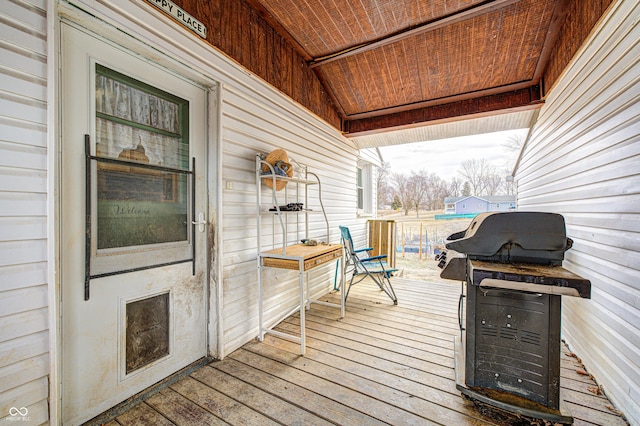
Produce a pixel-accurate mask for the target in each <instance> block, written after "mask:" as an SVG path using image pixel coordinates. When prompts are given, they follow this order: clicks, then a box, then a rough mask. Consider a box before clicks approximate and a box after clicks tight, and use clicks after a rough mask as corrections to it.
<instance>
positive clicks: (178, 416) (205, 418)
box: [146, 389, 227, 426]
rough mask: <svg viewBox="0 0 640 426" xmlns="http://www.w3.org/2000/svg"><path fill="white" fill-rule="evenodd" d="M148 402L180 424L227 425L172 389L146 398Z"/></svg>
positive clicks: (195, 425) (194, 425)
mask: <svg viewBox="0 0 640 426" xmlns="http://www.w3.org/2000/svg"><path fill="white" fill-rule="evenodd" d="M146 402H147V404H149V406H150V407H151V408H153V409H154V410H156V411H157V412H159V413H160V414H162V415H163V416H164V417H166V418H168V419H169V420H171V421H172V422H173V423H175V424H178V425H189V426H191V425H193V426H200V425H226V424H227V423H225V422H224V421H222V420H221V419H219V418H217V417H216V416H214V415H213V414H211V413H209V412H208V411H207V410H205V409H204V408H202V407H200V406H199V405H197V404H195V403H193V402H191V401H189V400H188V399H187V398H185V397H184V396H182V395H180V394H179V393H177V392H176V391H174V390H172V389H163V390H161V391H160V392H158V393H156V394H154V395H153V396H151V397H150V398H149V399H147V400H146Z"/></svg>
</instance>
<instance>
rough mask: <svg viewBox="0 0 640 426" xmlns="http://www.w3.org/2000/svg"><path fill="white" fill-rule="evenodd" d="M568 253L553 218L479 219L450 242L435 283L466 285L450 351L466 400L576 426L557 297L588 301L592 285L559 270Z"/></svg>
mask: <svg viewBox="0 0 640 426" xmlns="http://www.w3.org/2000/svg"><path fill="white" fill-rule="evenodd" d="M571 245H572V240H571V239H569V238H567V237H566V231H565V224H564V218H563V217H562V216H561V215H558V214H553V213H539V212H509V213H482V214H479V215H478V216H476V217H475V218H474V219H473V221H472V222H471V224H470V225H469V227H468V228H467V229H466V230H465V231H462V232H458V233H455V234H453V235H450V236H449V238H448V240H447V244H446V247H447V252H446V254H445V255H444V256H441V257H440V259H441V260H442V259H443V257H444V259H445V262H444V264H442V262H441V265H442V266H441V267H442V268H443V270H442V273H441V274H440V276H441V277H442V278H448V279H455V280H459V281H462V282H463V286H462V287H463V290H462V292H461V295H460V304H459V321H460V329H461V336H460V337H458V338H456V342H455V343H456V345H455V347H456V382H457V388H458V389H459V390H460V391H461V392H462V393H463V394H464V395H466V396H467V397H469V398H471V399H473V400H476V401H478V402H480V403H484V404H488V405H491V406H493V407H496V408H499V409H501V410H506V411H509V412H512V413H516V414H518V415H522V416H526V417H531V418H536V419H544V420H548V421H551V422H556V423H564V424H570V423H573V417H572V416H571V415H570V413H569V412H568V410H567V409H566V407H564V405H563V403H562V401H561V400H560V313H561V306H562V302H561V297H562V296H574V297H583V298H590V295H591V284H590V282H589V281H588V280H586V279H584V278H582V277H579V276H577V275H575V274H573V273H571V272H569V271H567V270H566V269H564V268H563V267H562V261H563V259H564V252H565V251H566V250H568V249H569V248H571ZM465 286H466V295H465V291H464V288H465ZM465 297H466V300H467V303H466V319H463V316H464V312H463V311H464V305H465V304H464V300H465ZM463 337H464V340H463Z"/></svg>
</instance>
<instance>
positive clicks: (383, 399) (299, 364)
mask: <svg viewBox="0 0 640 426" xmlns="http://www.w3.org/2000/svg"><path fill="white" fill-rule="evenodd" d="M245 348H247V350H251V351H252V352H253V354H251V355H249V354H248V353H247V352H245V351H242V352H240V353H238V354H237V356H238V358H243V359H247V360H249V359H251V360H257V359H260V362H263V363H265V364H268V363H269V362H279V363H284V364H286V365H288V366H290V367H293V368H295V369H296V372H295V376H296V377H299V378H300V379H301V380H303V381H304V385H303V386H304V387H306V388H308V389H309V390H311V391H315V392H318V393H325V392H327V388H332V387H334V386H338V387H339V389H340V391H341V392H343V393H344V392H345V391H352V392H357V396H356V401H353V400H352V398H353V397H351V396H349V397H347V398H345V399H340V398H338V396H337V395H339V394H336V393H335V392H327V395H326V396H328V397H333V398H336V399H337V400H339V401H340V402H342V403H344V404H347V405H350V404H357V405H356V406H357V407H359V408H360V409H364V411H366V412H369V413H372V415H373V413H374V412H377V413H378V415H380V416H381V417H377V416H376V417H377V418H378V419H379V420H382V421H386V422H390V423H391V424H431V423H434V424H457V423H461V422H464V423H466V424H469V425H480V424H486V423H485V422H483V421H481V420H478V419H473V418H470V417H468V416H466V415H463V414H461V413H458V412H456V411H453V410H451V409H447V408H446V407H443V406H439V405H437V404H434V403H433V402H431V401H427V400H424V399H422V398H421V397H420V396H418V395H415V394H409V393H407V392H404V391H401V390H398V389H394V388H391V387H389V386H388V385H387V384H386V383H385V384H383V383H379V382H375V381H372V380H369V379H367V378H364V377H360V376H357V375H355V374H352V373H350V372H347V371H342V370H340V369H338V368H336V367H333V366H329V365H324V364H321V363H318V362H316V361H314V360H312V359H308V358H307V357H304V358H301V357H298V356H297V355H296V354H295V353H294V352H288V351H283V350H281V349H278V348H276V347H274V346H271V345H264V344H258V343H254V344H248V345H245ZM254 351H255V352H254ZM234 355H235V354H234ZM257 355H259V356H261V357H264V358H258V357H257ZM265 358H267V359H269V361H268V362H265V361H264V359H265ZM354 408H355V407H354Z"/></svg>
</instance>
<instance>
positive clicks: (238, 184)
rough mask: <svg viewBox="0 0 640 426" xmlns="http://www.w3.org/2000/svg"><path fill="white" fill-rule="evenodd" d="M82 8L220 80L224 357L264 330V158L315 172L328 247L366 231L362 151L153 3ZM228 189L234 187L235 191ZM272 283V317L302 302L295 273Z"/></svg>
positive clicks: (272, 274)
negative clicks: (260, 269)
mask: <svg viewBox="0 0 640 426" xmlns="http://www.w3.org/2000/svg"><path fill="white" fill-rule="evenodd" d="M74 4H75V5H76V6H77V7H78V8H80V9H82V10H84V11H86V12H88V15H91V16H95V17H97V18H99V19H100V20H101V21H103V22H106V23H107V24H108V25H114V26H117V27H118V28H119V29H120V31H110V30H109V29H108V26H104V25H102V24H100V23H99V22H98V23H96V21H93V20H92V19H91V18H89V17H88V15H84V14H83V12H81V11H79V9H76V8H71V7H64V5H63V7H62V8H61V13H62V15H63V16H65V17H66V18H68V19H71V20H74V21H77V22H79V23H81V24H82V25H84V26H87V27H88V28H90V29H91V30H92V31H96V32H98V33H100V34H103V35H105V36H106V37H108V38H110V39H112V40H113V41H114V42H118V43H123V44H125V45H127V46H128V47H129V48H132V49H134V50H136V51H139V52H141V53H142V54H145V53H144V52H145V49H146V48H145V47H144V46H143V45H136V43H133V44H132V43H131V41H130V40H129V39H127V36H125V35H124V34H130V35H133V36H135V37H136V38H137V39H138V40H139V41H141V42H142V43H144V44H146V45H148V46H154V48H155V49H157V51H161V52H163V53H166V55H167V57H168V58H174V59H177V60H178V61H179V62H180V64H181V65H180V64H177V63H176V62H174V61H171V60H167V59H166V58H163V57H162V55H158V54H157V51H155V52H152V53H153V57H154V60H157V61H158V62H159V63H161V64H162V65H164V66H167V67H168V68H172V69H176V70H177V71H178V72H184V69H183V68H182V67H183V66H184V65H186V66H187V67H189V68H190V69H192V70H193V71H195V72H196V73H198V74H199V75H201V76H203V77H204V78H205V79H207V80H208V81H210V82H212V84H213V82H215V83H217V84H218V90H219V93H220V95H219V98H218V100H219V105H218V107H219V108H220V111H219V114H218V118H219V121H216V122H215V123H212V124H213V127H214V128H215V129H217V132H218V133H219V134H218V135H215V136H214V137H217V140H218V144H219V146H215V144H212V145H211V146H210V149H211V150H213V152H214V153H219V154H220V155H219V156H218V155H214V156H213V157H212V156H210V158H212V159H213V160H214V161H217V162H218V164H219V169H217V170H212V173H214V174H215V176H214V180H213V181H214V182H216V183H217V184H218V185H220V188H210V193H211V194H216V193H217V192H218V191H219V192H218V193H219V194H220V195H219V198H216V199H215V200H214V201H213V210H214V214H215V215H216V223H217V226H218V229H217V231H218V234H217V235H216V242H215V246H214V247H212V250H213V255H214V256H215V265H216V267H217V268H218V270H216V271H214V275H213V277H212V282H213V284H212V285H213V288H212V294H213V295H214V299H215V298H216V296H217V300H212V305H214V309H213V311H212V315H213V319H212V322H213V323H215V324H218V330H219V331H220V333H219V335H218V336H215V335H211V337H212V339H211V341H212V343H213V342H214V341H217V348H215V350H213V351H212V354H213V355H216V356H224V355H225V354H228V353H229V352H230V351H232V350H234V349H235V348H238V347H240V346H241V345H242V344H244V343H246V342H247V341H249V340H251V339H254V338H255V337H256V336H257V334H258V319H257V315H258V306H257V250H258V248H257V235H256V228H257V226H256V225H257V224H256V191H257V187H256V182H255V155H256V153H257V152H263V153H265V154H266V153H269V152H270V151H271V150H273V149H275V148H283V149H285V150H286V151H287V152H288V154H289V156H290V157H291V158H293V159H295V160H297V161H298V162H300V163H304V164H307V165H308V166H309V168H310V170H311V171H313V172H314V173H317V175H318V176H319V177H320V179H321V181H322V194H323V202H324V206H325V208H326V210H327V215H328V219H329V222H330V224H331V230H330V231H331V238H330V241H331V242H336V243H337V242H339V240H340V236H339V230H338V225H339V224H345V225H353V226H356V225H357V226H360V227H361V228H362V230H364V229H365V227H364V221H363V220H361V219H360V220H359V219H357V217H356V198H355V194H356V162H357V156H358V151H357V149H356V148H355V146H354V144H353V143H352V142H351V141H349V140H347V139H346V138H344V137H343V136H342V135H341V134H340V133H339V132H338V131H337V130H336V129H334V128H332V127H331V126H329V125H328V124H327V123H325V122H324V121H322V120H320V119H319V118H318V117H317V116H315V115H314V114H311V113H310V112H308V111H307V110H306V109H304V108H302V107H300V105H298V104H296V103H295V102H293V101H292V100H291V99H289V98H287V97H286V96H284V95H282V94H281V93H280V92H278V91H277V90H275V89H273V88H272V87H270V86H268V85H267V84H265V83H264V82H263V81H262V80H260V79H259V78H257V77H256V76H254V75H252V74H251V73H249V72H247V71H246V70H244V69H242V68H240V67H239V66H238V65H237V64H236V63H234V62H233V61H231V60H229V59H228V58H227V57H226V56H225V55H222V54H220V53H219V52H217V51H215V50H213V49H211V48H210V47H208V46H207V45H205V44H204V43H200V42H199V41H198V39H197V37H195V36H193V35H192V34H190V33H189V32H188V31H186V30H185V29H184V28H182V27H181V26H180V25H179V24H177V23H175V22H174V21H172V20H171V19H169V18H167V17H166V16H165V15H163V14H162V13H161V12H159V11H157V10H155V9H154V8H153V7H150V6H149V5H148V4H146V3H145V2H120V3H118V6H117V7H114V6H113V2H112V1H108V0H97V1H90V0H80V1H77V2H75V3H74ZM213 116H214V117H215V113H214V114H213ZM210 166H213V165H212V164H210ZM228 185H229V186H230V187H231V189H227V188H228ZM264 188H265V189H266V187H264ZM265 197H266V195H265ZM266 200H267V198H265V201H266ZM0 208H2V207H0ZM263 231H264V235H263V237H264V238H265V241H266V240H268V239H269V238H273V239H276V240H277V238H278V237H277V235H276V234H274V231H273V228H272V227H270V226H267V225H265V226H264V227H263ZM324 232H325V231H324V224H323V221H322V220H321V217H312V218H311V221H310V236H311V237H313V238H319V237H320V235H322V234H323V233H324ZM334 273H335V269H334V265H329V264H328V265H326V266H325V267H322V268H318V270H314V271H312V272H311V274H310V277H311V283H312V293H313V295H319V294H322V293H325V292H326V291H327V290H328V289H330V288H332V287H333V280H334ZM265 280H266V287H267V288H268V290H267V295H268V296H272V297H270V299H269V301H268V302H267V306H266V317H265V318H266V320H267V321H273V320H275V319H276V318H278V317H281V316H283V315H285V314H286V313H287V312H288V311H290V310H291V308H292V307H293V306H294V305H295V304H296V303H297V300H298V299H297V274H296V273H295V272H291V271H285V270H273V269H272V270H269V271H267V272H266V273H265ZM216 305H217V308H218V309H219V312H217V311H216Z"/></svg>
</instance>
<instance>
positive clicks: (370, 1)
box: [249, 0, 567, 136]
mask: <svg viewBox="0 0 640 426" xmlns="http://www.w3.org/2000/svg"><path fill="white" fill-rule="evenodd" d="M249 3H251V4H252V5H253V7H254V8H256V9H258V10H259V11H260V12H261V14H262V16H263V17H264V18H265V19H266V20H267V21H268V22H269V23H270V25H272V26H273V27H274V28H275V29H276V31H278V32H279V33H280V34H281V35H282V36H283V37H284V38H285V39H287V40H288V41H289V42H290V43H291V44H292V45H293V46H294V48H295V49H296V50H297V51H298V53H299V54H300V55H301V56H302V57H303V58H304V59H305V60H306V61H307V63H309V64H310V66H311V67H312V68H313V70H314V71H315V72H316V74H317V75H318V77H319V79H320V81H321V82H322V83H323V85H324V88H325V90H326V91H327V93H328V94H329V96H330V98H331V99H332V100H333V102H334V104H335V106H336V108H337V110H338V111H339V113H340V114H341V116H342V119H343V130H344V131H345V134H347V135H348V136H349V135H350V136H356V135H359V134H360V135H361V134H367V132H376V131H379V130H380V129H389V128H400V127H402V126H405V127H407V126H409V127H410V126H411V125H414V124H418V123H424V122H426V121H430V120H438V119H447V118H452V119H453V118H455V117H459V116H463V115H473V114H481V113H487V112H492V111H493V112H495V111H501V112H504V111H516V110H522V109H526V108H537V107H538V106H539V105H540V100H541V98H542V96H543V88H542V86H541V77H542V75H543V72H544V69H545V66H546V64H547V62H548V59H549V55H550V52H551V48H552V47H553V45H554V43H555V40H556V38H557V35H558V32H559V29H560V25H561V24H562V20H563V18H564V16H565V14H566V11H565V10H566V6H567V0H493V1H486V0H485V1H481V0H457V1H456V0H431V1H427V0H250V1H249Z"/></svg>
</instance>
